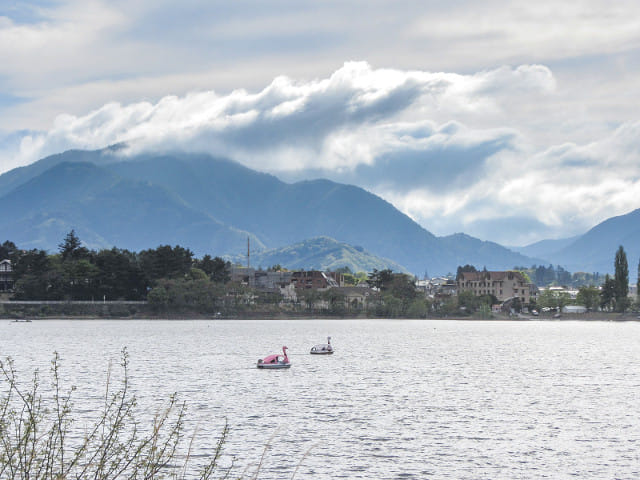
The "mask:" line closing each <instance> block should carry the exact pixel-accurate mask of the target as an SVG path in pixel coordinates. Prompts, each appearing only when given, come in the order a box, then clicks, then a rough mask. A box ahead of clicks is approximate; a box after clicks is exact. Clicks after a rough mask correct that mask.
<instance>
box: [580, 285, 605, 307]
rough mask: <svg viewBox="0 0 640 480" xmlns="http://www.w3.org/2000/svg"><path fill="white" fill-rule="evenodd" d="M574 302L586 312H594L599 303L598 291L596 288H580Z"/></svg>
mask: <svg viewBox="0 0 640 480" xmlns="http://www.w3.org/2000/svg"><path fill="white" fill-rule="evenodd" d="M576 302H577V303H578V304H579V305H584V306H585V307H586V308H587V310H594V309H595V308H597V307H598V305H599V302H600V290H598V289H597V288H596V287H580V288H579V289H578V296H577V297H576Z"/></svg>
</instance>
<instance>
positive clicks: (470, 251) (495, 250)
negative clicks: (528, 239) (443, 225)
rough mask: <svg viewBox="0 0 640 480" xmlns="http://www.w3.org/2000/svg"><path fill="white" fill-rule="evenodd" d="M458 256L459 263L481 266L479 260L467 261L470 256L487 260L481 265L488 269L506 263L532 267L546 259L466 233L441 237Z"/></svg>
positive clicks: (498, 267) (453, 253)
mask: <svg viewBox="0 0 640 480" xmlns="http://www.w3.org/2000/svg"><path fill="white" fill-rule="evenodd" d="M441 239H442V240H443V241H444V242H446V244H447V246H448V247H449V249H450V250H451V252H452V255H454V256H455V258H456V263H457V264H458V265H465V264H467V263H470V264H473V265H475V266H476V267H478V266H479V264H478V262H473V263H472V262H467V261H466V260H467V259H468V258H473V257H475V258H478V259H484V260H486V262H485V263H482V265H480V266H481V267H487V270H500V269H503V268H504V265H511V267H514V266H523V267H530V266H531V265H533V264H537V265H540V264H544V262H545V261H544V260H541V259H539V258H533V257H528V256H525V255H522V254H521V253H518V252H514V251H511V250H507V249H505V247H503V246H501V245H499V244H497V243H495V242H487V241H483V240H478V239H477V238H474V237H471V236H469V235H465V234H464V233H456V234H453V235H449V236H446V237H441Z"/></svg>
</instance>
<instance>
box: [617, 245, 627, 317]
mask: <svg viewBox="0 0 640 480" xmlns="http://www.w3.org/2000/svg"><path fill="white" fill-rule="evenodd" d="M614 268H615V273H614V282H615V290H614V298H615V309H616V311H617V312H624V311H625V310H626V309H627V308H628V307H629V265H628V263H627V254H626V253H625V251H624V248H622V245H620V247H619V248H618V251H617V252H616V258H615V261H614Z"/></svg>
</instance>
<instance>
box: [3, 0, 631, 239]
mask: <svg viewBox="0 0 640 480" xmlns="http://www.w3.org/2000/svg"><path fill="white" fill-rule="evenodd" d="M639 73H640V2H638V1H637V0H629V1H624V0H622V1H620V0H617V1H616V2H610V1H604V0H602V1H600V0H585V1H575V2H557V1H548V0H537V1H536V2H531V1H526V2H525V1H522V2H517V1H513V0H508V1H507V0H505V1H492V0H485V1H483V2H476V1H470V0H450V1H447V2H442V1H439V0H438V1H431V0H419V1H415V2H407V1H404V2H403V1H399V2H391V1H376V0H369V1H366V2H364V1H355V0H339V1H331V0H325V1H321V2H320V1H317V2H306V1H301V0H271V1H264V0H245V1H233V2H229V1H226V2H218V1H212V0H181V1H180V2H176V1H175V0H136V1H131V0H126V1H125V0H38V1H13V0H2V2H0V173H3V172H6V171H8V170H10V169H12V168H15V167H18V166H22V165H27V164H29V163H31V162H33V161H36V160H38V159H40V158H42V157H44V156H46V155H49V154H52V153H59V152H61V151H64V150H67V149H70V148H87V149H96V148H102V147H105V146H108V145H110V144H113V143H116V142H123V141H126V142H127V143H128V145H129V149H128V150H127V154H132V153H136V152H138V151H144V150H158V151H160V150H167V149H185V150H190V151H193V150H195V151H206V152H210V153H212V154H214V155H218V156H226V157H229V158H232V159H235V160H237V161H239V162H241V163H243V164H245V165H247V166H249V167H251V168H254V169H257V170H261V171H266V172H270V173H273V174H275V175H277V176H279V177H280V178H282V179H283V180H286V181H295V180H300V179H308V178H318V177H323V178H329V179H331V180H334V181H338V182H343V183H351V184H355V185H358V186H360V187H363V188H365V189H367V190H369V191H371V192H374V193H376V194H378V195H380V196H381V197H383V198H385V199H386V200H388V201H389V202H391V203H392V204H393V205H395V206H396V207H397V208H398V209H400V210H401V211H403V212H405V213H406V214H408V215H409V216H411V217H412V218H413V219H414V220H416V221H417V222H419V223H420V224H421V225H423V226H424V227H425V228H426V229H428V230H429V231H431V232H433V233H435V234H436V235H447V234H451V233H455V232H465V233H468V234H470V235H473V236H476V237H479V238H481V239H485V240H493V241H497V242H500V243H502V244H506V245H524V244H528V243H531V242H533V241H536V240H540V239H544V238H562V237H568V236H572V235H575V234H579V233H583V232H585V231H586V230H588V229H589V228H591V227H592V226H594V225H595V224H597V223H598V222H600V221H602V220H604V219H606V218H608V217H611V216H614V215H619V214H623V213H627V212H629V211H631V210H634V209H636V208H639V207H640V115H639V113H638V111H639V110H640V109H639V99H640V81H639V80H640V76H639Z"/></svg>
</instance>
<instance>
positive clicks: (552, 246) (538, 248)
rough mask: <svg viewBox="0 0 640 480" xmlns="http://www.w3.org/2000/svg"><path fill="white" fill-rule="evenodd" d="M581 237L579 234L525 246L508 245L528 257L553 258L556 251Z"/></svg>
mask: <svg viewBox="0 0 640 480" xmlns="http://www.w3.org/2000/svg"><path fill="white" fill-rule="evenodd" d="M578 238H579V235H578V236H575V237H569V238H559V239H554V240H540V241H539V242H535V243H531V244H529V245H525V246H524V247H508V248H510V249H511V250H513V251H514V252H518V253H521V254H523V255H526V256H528V257H538V258H551V256H553V255H554V254H555V253H557V252H558V251H560V250H562V249H563V248H565V247H567V246H569V245H571V244H572V243H573V242H575V241H576V240H577V239H578Z"/></svg>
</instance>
